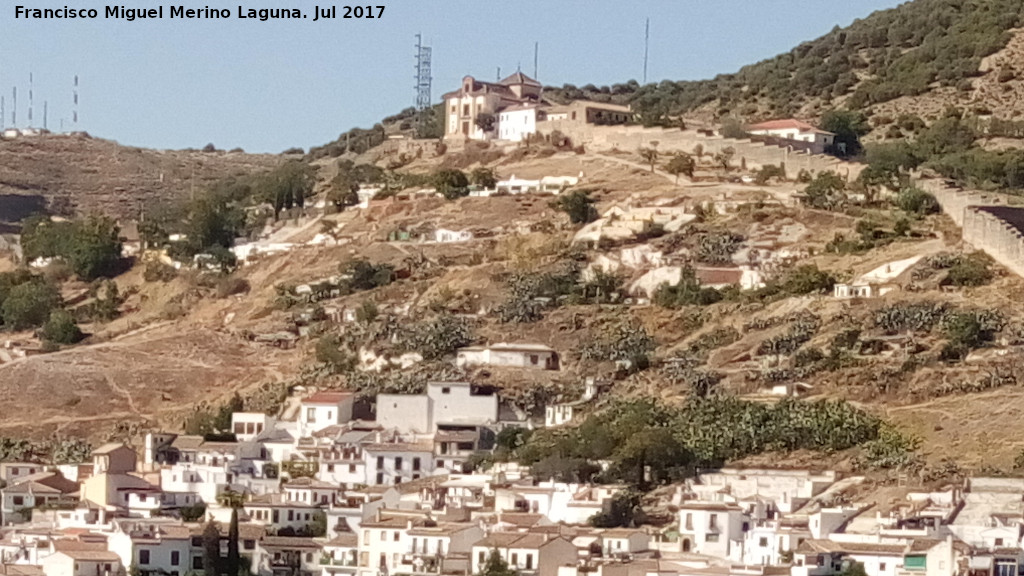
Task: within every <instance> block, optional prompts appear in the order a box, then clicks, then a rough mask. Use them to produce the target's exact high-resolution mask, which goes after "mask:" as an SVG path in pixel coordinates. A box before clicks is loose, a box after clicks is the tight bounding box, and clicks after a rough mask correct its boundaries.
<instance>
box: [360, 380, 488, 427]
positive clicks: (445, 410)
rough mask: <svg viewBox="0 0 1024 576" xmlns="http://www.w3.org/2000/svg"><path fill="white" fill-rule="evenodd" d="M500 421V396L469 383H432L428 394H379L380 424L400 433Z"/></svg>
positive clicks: (378, 419) (428, 385) (378, 416)
mask: <svg viewBox="0 0 1024 576" xmlns="http://www.w3.org/2000/svg"><path fill="white" fill-rule="evenodd" d="M497 421H498V395H497V394H495V393H494V392H493V390H491V389H489V388H484V387H478V386H473V385H472V384H470V383H469V382H430V383H428V384H427V392H426V394H378V395H377V423H378V424H380V425H381V426H382V427H383V428H385V429H388V430H391V429H394V430H398V431H399V432H401V433H405V434H408V433H418V434H433V433H435V432H437V430H438V429H439V428H443V427H449V426H454V427H458V428H465V427H470V426H472V427H477V426H487V425H491V424H494V423H496V422H497Z"/></svg>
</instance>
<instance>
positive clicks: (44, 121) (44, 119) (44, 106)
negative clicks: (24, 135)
mask: <svg viewBox="0 0 1024 576" xmlns="http://www.w3.org/2000/svg"><path fill="white" fill-rule="evenodd" d="M47 104H49V103H48V102H47V101H46V100H43V130H48V127H47V126H46V112H47V110H46V106H47Z"/></svg>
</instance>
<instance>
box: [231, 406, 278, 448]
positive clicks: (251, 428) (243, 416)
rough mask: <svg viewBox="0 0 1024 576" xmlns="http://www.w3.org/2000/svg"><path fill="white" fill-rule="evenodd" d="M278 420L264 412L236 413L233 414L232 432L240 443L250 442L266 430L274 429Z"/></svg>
mask: <svg viewBox="0 0 1024 576" xmlns="http://www.w3.org/2000/svg"><path fill="white" fill-rule="evenodd" d="M275 422H276V419H275V418H274V417H273V416H268V415H266V414H264V413H262V412H234V413H232V414H231V431H232V432H234V434H235V438H237V439H238V441H239V442H248V441H250V440H252V439H254V438H256V437H257V436H259V435H260V434H261V433H262V432H263V431H264V430H267V429H270V428H273V427H274V423H275Z"/></svg>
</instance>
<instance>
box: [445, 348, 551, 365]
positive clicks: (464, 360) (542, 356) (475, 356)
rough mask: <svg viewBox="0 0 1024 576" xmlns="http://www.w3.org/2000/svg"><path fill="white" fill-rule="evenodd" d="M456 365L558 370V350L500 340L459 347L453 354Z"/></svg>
mask: <svg viewBox="0 0 1024 576" xmlns="http://www.w3.org/2000/svg"><path fill="white" fill-rule="evenodd" d="M455 364H456V365H457V366H467V367H468V366H504V367H509V368H533V369H537V370H558V369H559V363H558V352H555V350H554V349H553V348H550V347H548V346H545V345H543V344H508V343H505V342H501V343H498V344H491V345H488V346H469V347H467V348H459V349H458V351H457V352H456V356H455Z"/></svg>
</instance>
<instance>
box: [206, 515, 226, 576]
mask: <svg viewBox="0 0 1024 576" xmlns="http://www.w3.org/2000/svg"><path fill="white" fill-rule="evenodd" d="M220 560H221V558H220V528H218V527H217V523H216V522H214V521H213V520H210V521H209V522H207V523H206V526H205V527H204V528H203V573H204V574H206V576H220V575H221V574H222V571H221V561H220Z"/></svg>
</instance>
